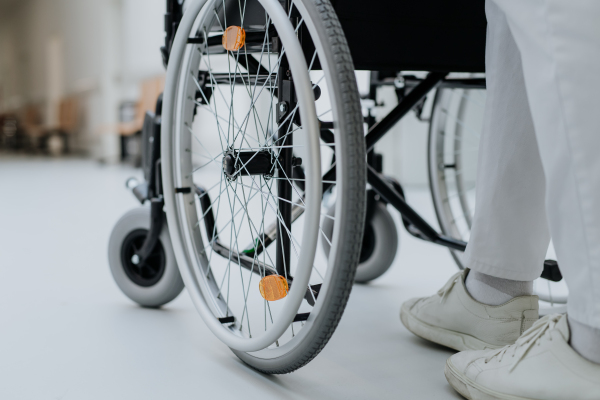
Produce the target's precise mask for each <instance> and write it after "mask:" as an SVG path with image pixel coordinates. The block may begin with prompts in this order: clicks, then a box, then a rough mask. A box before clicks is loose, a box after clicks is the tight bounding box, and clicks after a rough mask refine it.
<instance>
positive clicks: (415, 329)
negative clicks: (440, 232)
mask: <svg viewBox="0 0 600 400" xmlns="http://www.w3.org/2000/svg"><path fill="white" fill-rule="evenodd" d="M468 273H469V270H468V269H467V270H464V271H460V272H459V273H457V274H455V275H454V276H453V277H452V278H450V280H449V281H448V283H446V285H445V286H444V287H443V288H442V289H440V290H439V291H438V292H437V294H435V295H433V296H431V297H424V298H420V299H412V300H408V301H407V302H405V303H404V304H402V308H401V310H400V320H401V321H402V323H403V324H404V326H405V327H406V329H408V330H409V331H411V332H412V333H414V334H415V335H417V336H420V337H422V338H423V339H427V340H430V341H432V342H435V343H438V344H441V345H443V346H447V347H450V348H452V349H455V350H458V351H463V350H483V349H486V348H487V349H497V348H500V347H502V346H506V345H508V344H513V343H514V342H515V341H516V340H517V339H518V338H519V336H521V334H522V333H523V332H525V331H526V330H527V329H529V327H531V326H532V325H533V323H534V322H535V321H537V320H538V318H539V316H538V309H539V305H538V297H537V296H519V297H515V298H514V299H512V300H510V301H508V302H506V303H504V304H501V305H499V306H489V305H486V304H483V303H480V302H478V301H477V300H475V299H473V298H472V297H471V295H470V294H469V293H468V292H467V288H466V287H465V278H466V277H467V274H468Z"/></svg>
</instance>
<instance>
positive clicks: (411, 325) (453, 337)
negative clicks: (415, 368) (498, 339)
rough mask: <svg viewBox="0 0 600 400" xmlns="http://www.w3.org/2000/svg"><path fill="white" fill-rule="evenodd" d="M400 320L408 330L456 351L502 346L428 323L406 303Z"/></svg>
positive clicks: (401, 310)
mask: <svg viewBox="0 0 600 400" xmlns="http://www.w3.org/2000/svg"><path fill="white" fill-rule="evenodd" d="M400 321H402V324H403V325H404V326H405V327H406V329H408V330H409V331H410V332H412V333H414V334H415V335H417V336H419V337H420V338H423V339H425V340H429V341H430V342H433V343H437V344H440V345H442V346H446V347H449V348H451V349H453V350H457V351H465V350H486V349H499V348H501V347H503V346H496V345H493V344H489V343H486V342H484V341H483V340H479V339H477V338H475V337H473V336H471V335H467V334H465V333H460V332H455V331H451V330H448V329H444V328H440V327H437V326H433V325H429V324H428V323H426V322H423V321H421V320H420V319H418V318H417V317H415V316H414V315H413V314H412V313H411V312H410V309H409V308H408V307H407V306H406V305H404V304H403V305H402V308H401V309H400Z"/></svg>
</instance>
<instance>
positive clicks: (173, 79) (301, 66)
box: [161, 0, 322, 352]
mask: <svg viewBox="0 0 600 400" xmlns="http://www.w3.org/2000/svg"><path fill="white" fill-rule="evenodd" d="M259 1H260V3H261V5H262V6H263V8H264V9H265V10H266V12H267V13H268V14H269V16H270V17H271V20H272V21H273V24H274V25H275V28H276V29H277V32H278V34H279V37H280V39H281V41H282V43H283V47H284V48H285V49H286V55H287V58H288V60H289V64H290V69H291V71H292V75H293V77H294V86H295V90H296V96H297V98H298V104H299V109H300V118H301V120H302V122H303V128H304V129H306V131H307V146H308V154H309V158H310V160H308V162H307V165H306V171H305V173H306V184H305V185H306V187H305V199H304V203H305V207H306V208H305V210H306V211H305V213H304V218H305V222H304V224H305V225H304V227H305V229H304V231H303V233H302V252H301V254H300V256H299V259H298V265H297V269H296V274H295V276H294V285H292V287H291V290H290V292H289V294H288V296H287V297H286V302H285V304H284V306H283V308H282V310H281V313H280V315H279V318H278V319H277V320H276V321H275V322H274V324H273V325H272V326H271V327H270V328H269V329H268V330H267V331H266V332H265V333H264V334H262V335H261V336H257V337H253V338H242V337H239V336H235V335H233V334H232V333H231V331H230V330H229V329H227V328H225V327H224V326H223V325H222V324H221V323H220V322H219V321H218V320H217V318H215V316H214V314H213V313H212V312H211V310H210V308H209V306H208V304H207V303H206V299H205V298H204V297H203V296H202V294H201V292H200V288H199V287H198V283H197V282H196V280H195V278H194V273H193V271H192V269H191V266H190V261H189V260H188V258H187V251H186V247H187V246H189V245H188V244H187V243H186V242H187V240H189V239H188V238H186V235H185V231H186V230H185V221H184V220H183V219H180V218H179V216H178V214H177V211H176V205H175V202H180V203H182V202H183V201H184V195H183V194H181V193H180V194H176V193H175V184H176V183H177V181H180V180H181V179H180V178H181V177H180V176H179V175H178V172H177V171H174V170H173V164H172V163H173V159H172V150H173V145H174V143H173V139H174V138H175V135H173V124H174V122H175V121H174V118H173V115H174V111H175V106H176V104H177V103H176V95H177V85H178V82H179V76H180V73H181V65H182V60H183V56H184V52H185V46H186V44H187V39H188V36H189V34H190V32H191V30H192V27H193V24H194V21H195V19H196V17H197V15H198V14H199V13H200V11H201V10H202V7H203V6H204V5H205V3H206V0H196V1H193V2H191V3H190V4H189V5H188V8H187V9H186V12H185V15H184V16H183V19H182V20H181V23H180V25H179V28H178V30H177V34H176V35H175V39H174V41H173V47H172V50H171V55H170V58H169V66H168V68H167V80H166V84H165V92H164V95H163V110H164V111H163V117H162V127H161V129H162V148H161V153H162V156H161V157H162V175H163V187H164V196H165V209H166V213H167V220H168V222H169V232H170V234H171V239H172V242H173V249H174V251H175V256H176V258H177V263H178V265H179V269H180V272H181V276H182V278H183V281H184V282H185V285H186V287H187V288H188V292H189V293H190V296H191V298H192V301H193V302H194V305H195V306H196V309H197V310H198V312H199V313H200V315H201V316H202V318H203V320H204V322H205V323H206V325H207V326H208V328H209V329H210V330H211V331H212V332H213V333H214V334H215V335H216V336H217V337H218V338H219V340H221V341H222V342H223V343H225V344H226V345H227V346H229V347H231V348H232V349H235V350H239V351H244V352H252V351H258V350H262V349H264V348H266V347H268V346H270V345H271V344H273V343H274V342H275V341H276V340H277V339H279V337H281V335H282V334H283V333H284V332H285V331H286V330H287V329H288V327H289V325H290V324H291V323H292V321H293V319H294V317H295V315H296V313H297V311H298V309H299V307H300V303H301V302H302V299H303V298H304V294H305V292H306V288H307V286H308V282H309V279H310V275H311V271H312V265H313V261H314V257H315V253H316V248H317V241H318V229H319V217H320V205H321V190H322V184H321V180H322V178H321V166H320V162H321V161H320V160H321V155H320V144H319V125H318V120H317V115H316V109H315V104H314V103H315V100H314V94H313V91H312V85H311V81H310V77H309V75H308V66H307V65H306V60H305V59H304V53H303V51H302V47H301V46H300V43H299V42H298V38H297V37H296V33H295V31H294V28H293V26H292V25H291V23H290V21H289V19H288V16H287V14H286V12H285V11H284V10H283V8H282V7H281V4H280V3H279V2H278V1H277V0H259ZM307 227H314V228H312V229H307Z"/></svg>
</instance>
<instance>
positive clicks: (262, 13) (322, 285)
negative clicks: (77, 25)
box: [109, 0, 558, 374]
mask: <svg viewBox="0 0 600 400" xmlns="http://www.w3.org/2000/svg"><path fill="white" fill-rule="evenodd" d="M413 3H415V4H413ZM430 3H431V2H430ZM433 3H435V6H434V7H432V4H421V3H420V2H410V4H409V2H390V1H384V0H373V1H371V2H369V4H368V5H365V3H364V2H361V1H357V0H352V1H341V0H337V1H336V0H334V1H332V2H330V1H328V0H293V1H292V0H242V1H232V0H195V1H189V2H188V3H187V4H186V5H185V12H184V6H183V4H182V1H181V0H168V1H167V14H166V16H165V30H166V40H165V46H164V47H163V48H162V49H161V50H162V54H163V60H164V62H165V65H166V66H167V80H166V86H165V92H164V93H163V95H162V96H161V97H160V98H159V100H158V102H157V106H156V110H155V112H154V113H148V114H147V115H146V120H145V123H144V129H143V142H144V151H143V170H144V181H143V182H137V181H135V180H130V181H128V183H127V185H128V187H129V188H130V189H131V190H132V191H133V193H134V195H135V196H136V197H137V198H138V200H140V202H141V203H149V206H144V207H140V208H138V209H135V210H132V211H130V212H129V213H127V214H126V215H124V216H123V217H122V218H121V219H120V220H119V221H118V222H117V224H116V226H115V228H114V229H113V232H112V234H111V238H110V241H109V264H110V268H111V272H112V274H113V277H114V279H115V281H116V283H117V285H118V286H119V288H120V289H121V290H122V291H123V292H124V293H125V294H126V295H127V296H128V297H129V298H131V299H132V300H133V301H135V302H137V303H138V304H140V305H142V306H146V307H160V306H161V305H164V304H166V303H168V302H169V301H171V300H173V299H174V298H175V297H177V296H178V295H179V293H180V292H181V291H182V290H183V288H184V287H185V288H186V289H187V291H188V293H189V294H190V296H191V299H192V301H193V303H194V305H195V307H196V309H197V311H198V312H199V314H200V315H201V317H202V318H203V320H204V322H205V323H206V325H207V327H208V328H209V329H210V330H211V331H212V333H213V334H215V336H217V337H218V338H219V339H220V340H221V341H222V342H223V343H224V344H225V345H227V346H228V347H230V348H231V350H232V351H233V352H234V353H235V354H236V355H237V356H238V357H239V358H240V359H241V360H243V361H244V362H245V363H247V364H248V365H250V366H251V367H253V368H255V369H257V370H259V371H261V372H264V373H268V374H282V373H289V372H292V371H294V370H296V369H298V368H301V367H302V366H304V365H306V364H307V363H309V362H310V361H311V360H312V359H313V358H314V357H316V356H317V355H318V354H319V352H320V351H321V350H322V349H323V347H324V346H325V345H326V344H327V342H328V340H329V339H330V337H331V335H332V334H333V332H334V331H335V329H336V327H337V325H338V323H339V320H340V318H341V316H342V313H343V311H344V308H345V306H346V303H347V301H348V298H349V295H350V291H351V288H352V285H353V283H354V281H355V279H356V280H357V281H359V282H368V281H370V280H372V279H375V278H377V277H378V276H380V275H381V274H383V273H384V272H385V271H386V270H387V269H388V268H389V266H390V265H391V263H392V261H393V258H394V255H395V253H396V248H397V245H398V244H397V243H398V234H397V229H396V227H395V225H394V222H393V220H392V218H391V216H390V213H389V212H388V211H387V206H388V205H391V206H392V207H394V208H395V209H397V210H398V211H399V212H400V213H401V214H402V220H403V223H404V225H405V227H406V229H407V230H408V232H410V233H411V234H412V235H414V236H416V237H418V238H421V239H424V240H428V241H430V242H433V243H436V244H440V245H443V246H446V247H448V248H450V249H452V251H453V255H454V256H455V259H456V260H457V262H458V263H459V266H461V264H460V254H459V253H460V252H461V251H463V250H464V248H465V246H466V242H465V239H467V238H468V229H467V230H465V229H464V228H463V230H461V228H459V227H458V225H457V224H456V221H457V220H458V218H456V215H455V214H453V213H455V212H461V213H462V214H461V215H462V218H464V219H465V221H468V220H467V218H469V217H468V216H470V214H468V212H470V209H469V208H468V206H469V205H468V203H467V202H466V201H467V200H469V199H468V197H469V193H468V191H467V189H468V188H467V187H466V186H465V185H466V184H467V183H468V182H470V181H468V180H467V178H466V175H467V174H465V175H464V176H465V178H464V179H463V178H457V177H459V176H460V175H461V174H462V171H463V170H464V166H463V164H464V162H465V160H466V158H465V159H462V158H460V159H459V158H457V159H453V160H454V161H452V160H447V159H446V155H447V153H448V152H450V153H452V152H454V153H456V151H455V150H454V147H452V146H454V145H456V143H457V142H460V141H461V138H462V137H464V135H463V131H462V130H461V129H462V127H461V126H460V124H458V123H456V122H452V123H450V122H449V121H450V119H451V118H455V120H456V117H461V118H462V117H464V116H466V115H467V114H466V113H467V111H464V110H466V108H467V106H460V105H458V106H457V105H456V104H455V103H457V100H456V98H458V99H459V100H458V103H461V100H460V99H468V98H470V97H471V95H470V94H469V95H465V94H464V93H466V92H467V91H468V92H469V93H470V92H471V91H473V92H475V91H481V90H483V89H484V88H485V80H484V79H483V78H482V77H481V76H478V75H476V74H477V73H483V72H484V48H485V29H486V22H485V15H484V10H483V3H482V2H480V1H476V0H457V1H455V2H452V4H449V3H448V4H447V2H441V1H437V0H436V1H433ZM356 69H362V70H370V71H374V72H373V73H372V75H371V76H372V78H371V90H370V93H369V96H367V97H368V98H369V99H370V100H374V99H375V100H376V92H377V89H378V88H380V87H382V86H385V85H393V87H394V88H395V92H396V94H397V96H398V100H399V101H398V105H397V106H396V107H395V108H394V109H393V110H392V111H391V112H390V113H389V114H388V115H387V116H385V117H384V118H383V119H381V120H380V121H375V119H374V118H373V116H372V115H371V113H370V112H369V113H367V115H366V116H365V115H363V114H362V106H361V98H360V95H359V92H358V89H357V84H356V79H355V70H356ZM405 71H427V75H426V76H423V77H417V76H416V75H414V74H412V75H411V74H407V73H406V72H405ZM451 73H461V74H462V75H455V74H451ZM435 89H437V92H436V95H435V101H434V107H433V112H432V114H431V115H432V116H431V127H432V128H431V133H430V154H429V156H430V165H432V166H433V168H431V171H430V172H431V182H432V192H433V194H434V203H435V206H436V211H437V213H438V218H439V222H440V226H441V229H442V232H441V233H438V232H437V231H436V230H435V229H434V228H433V227H431V226H430V225H429V224H428V223H427V222H426V221H425V220H424V219H423V218H421V217H420V216H419V214H418V213H416V212H415V211H414V210H413V209H412V208H411V207H410V206H409V205H408V204H407V203H406V201H405V199H404V194H403V191H402V187H401V185H400V183H399V182H398V181H397V180H395V179H393V178H392V177H389V176H386V175H384V174H383V173H382V167H381V166H382V159H381V156H380V155H378V154H376V153H375V151H374V147H375V144H376V143H377V142H378V141H379V140H380V139H381V138H382V137H383V136H384V135H385V133H386V132H388V131H389V129H390V128H391V127H392V126H393V125H394V124H395V123H396V122H397V121H399V120H400V119H401V118H402V117H404V116H405V115H406V114H408V113H409V112H411V111H412V110H414V111H415V112H417V114H418V115H419V116H421V117H422V111H423V108H424V101H425V98H426V96H427V95H428V94H429V93H431V92H433V91H435ZM457 96H458V97H457ZM363 100H364V99H363ZM367 100H368V99H367ZM461 104H462V103H461ZM465 104H466V103H465ZM461 107H462V108H461ZM463 109H464V110H463ZM461 113H463V114H461ZM451 125H452V126H453V128H449V127H450V126H451ZM365 132H366V135H365ZM461 135H462V136H461ZM452 138H454V139H452ZM456 138H458V139H456ZM461 163H463V164H461ZM469 179H470V178H469ZM473 182H474V181H473ZM451 185H454V186H453V187H454V188H458V187H460V190H459V192H460V193H461V194H459V195H457V196H456V197H457V198H458V199H459V203H460V205H461V206H462V207H463V208H461V209H456V208H455V207H454V203H452V204H451V203H450V202H449V201H448V197H449V195H450V191H451V190H454V189H451ZM463 200H464V203H465V204H464V205H463ZM453 207H454V208H453ZM456 210H459V211H456ZM552 267H553V266H552V265H550V264H549V266H548V268H547V272H548V274H551V273H555V274H556V273H557V271H558V270H557V268H554V269H553V268H552ZM545 273H546V270H545ZM553 278H556V276H554V277H553Z"/></svg>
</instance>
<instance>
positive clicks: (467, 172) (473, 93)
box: [429, 88, 567, 311]
mask: <svg viewBox="0 0 600 400" xmlns="http://www.w3.org/2000/svg"><path fill="white" fill-rule="evenodd" d="M485 96H486V95H485V89H463V88H461V89H451V88H443V89H438V91H437V93H436V97H435V101H434V104H433V109H432V118H431V125H430V130H429V182H430V188H431V193H432V196H433V203H434V206H435V211H436V214H437V217H438V221H439V224H440V228H441V230H442V232H443V233H444V234H446V235H448V236H451V237H453V238H456V239H460V240H463V241H466V242H468V241H469V236H470V232H471V224H472V221H473V213H474V211H475V201H476V196H475V183H476V178H477V156H478V152H479V139H480V136H481V130H482V127H483V115H484V109H485ZM450 252H451V253H452V257H453V258H454V260H455V261H456V263H457V265H458V267H459V268H461V269H463V268H464V267H465V266H464V261H463V253H461V252H459V251H455V250H450ZM535 291H536V294H537V295H538V296H539V297H540V300H543V301H544V302H547V303H549V306H550V308H554V306H555V305H558V306H560V305H563V304H565V303H566V301H567V296H566V294H567V291H566V286H565V284H564V282H557V283H555V282H550V281H546V280H541V279H539V280H538V281H536V282H535ZM544 306H546V305H544ZM556 310H557V309H556V308H554V311H556Z"/></svg>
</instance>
